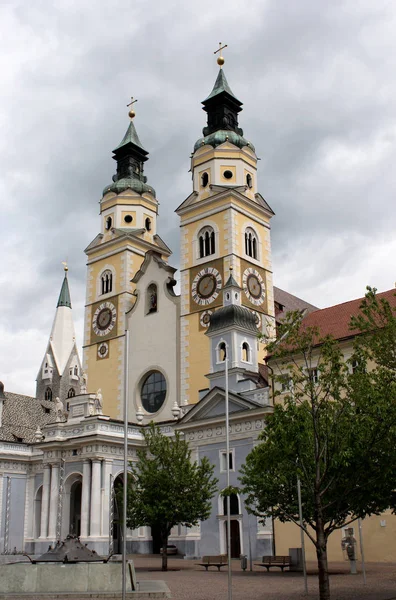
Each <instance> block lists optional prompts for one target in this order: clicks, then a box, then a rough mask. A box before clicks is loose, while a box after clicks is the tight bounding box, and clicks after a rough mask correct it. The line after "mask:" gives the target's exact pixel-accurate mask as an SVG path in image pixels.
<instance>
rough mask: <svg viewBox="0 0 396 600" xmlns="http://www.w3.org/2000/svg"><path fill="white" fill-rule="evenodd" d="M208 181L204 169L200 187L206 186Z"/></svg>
mask: <svg viewBox="0 0 396 600" xmlns="http://www.w3.org/2000/svg"><path fill="white" fill-rule="evenodd" d="M208 183H209V175H208V174H207V172H206V171H205V172H204V173H202V175H201V185H202V187H206V186H207V185H208Z"/></svg>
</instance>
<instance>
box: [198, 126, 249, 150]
mask: <svg viewBox="0 0 396 600" xmlns="http://www.w3.org/2000/svg"><path fill="white" fill-rule="evenodd" d="M224 142H230V144H234V146H238V148H243V147H244V146H249V148H251V149H252V150H253V152H255V148H254V146H253V144H252V143H251V142H248V140H247V139H245V138H244V137H243V136H242V135H239V134H238V133H235V131H228V130H224V129H220V130H219V131H215V132H214V133H210V134H209V135H207V136H205V137H203V138H200V139H199V140H198V141H197V142H195V146H194V152H196V151H197V150H198V149H199V148H200V147H201V146H205V145H207V144H208V145H209V146H213V147H214V148H216V147H217V146H220V145H221V144H224Z"/></svg>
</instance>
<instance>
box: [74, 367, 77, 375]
mask: <svg viewBox="0 0 396 600" xmlns="http://www.w3.org/2000/svg"><path fill="white" fill-rule="evenodd" d="M74 375H78V367H77V366H75V367H74Z"/></svg>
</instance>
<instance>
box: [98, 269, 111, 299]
mask: <svg viewBox="0 0 396 600" xmlns="http://www.w3.org/2000/svg"><path fill="white" fill-rule="evenodd" d="M112 291H113V273H112V272H111V271H110V269H107V270H106V271H103V273H102V275H101V293H102V294H109V293H110V292H112Z"/></svg>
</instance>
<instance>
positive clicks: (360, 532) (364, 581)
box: [358, 519, 366, 585]
mask: <svg viewBox="0 0 396 600" xmlns="http://www.w3.org/2000/svg"><path fill="white" fill-rule="evenodd" d="M358 527H359V543H360V554H361V556H362V571H363V583H364V585H366V563H365V561H364V548H363V531H362V520H361V519H358Z"/></svg>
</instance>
